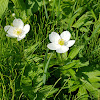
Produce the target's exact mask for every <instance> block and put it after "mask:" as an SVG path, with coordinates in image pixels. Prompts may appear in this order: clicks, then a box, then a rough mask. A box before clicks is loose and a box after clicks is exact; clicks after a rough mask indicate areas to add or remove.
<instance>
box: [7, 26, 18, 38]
mask: <svg viewBox="0 0 100 100" xmlns="http://www.w3.org/2000/svg"><path fill="white" fill-rule="evenodd" d="M14 29H15V27H12V26H11V27H10V28H9V30H8V31H7V33H8V34H9V37H13V38H15V37H18V36H17V35H16V34H13V31H14Z"/></svg>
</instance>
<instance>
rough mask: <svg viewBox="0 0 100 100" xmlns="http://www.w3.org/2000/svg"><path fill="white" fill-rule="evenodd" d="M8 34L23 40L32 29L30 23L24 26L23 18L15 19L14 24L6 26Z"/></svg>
mask: <svg viewBox="0 0 100 100" xmlns="http://www.w3.org/2000/svg"><path fill="white" fill-rule="evenodd" d="M4 30H5V32H7V33H8V34H6V36H8V37H12V38H17V40H18V41H20V40H22V39H23V38H25V36H26V34H27V33H28V32H29V30H30V25H29V24H26V25H25V26H24V23H23V21H22V20H21V19H14V21H13V26H10V25H7V26H5V27H4Z"/></svg>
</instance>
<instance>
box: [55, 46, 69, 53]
mask: <svg viewBox="0 0 100 100" xmlns="http://www.w3.org/2000/svg"><path fill="white" fill-rule="evenodd" d="M68 50H69V48H68V47H67V46H61V47H60V48H59V49H57V50H56V52H57V53H65V52H67V51H68Z"/></svg>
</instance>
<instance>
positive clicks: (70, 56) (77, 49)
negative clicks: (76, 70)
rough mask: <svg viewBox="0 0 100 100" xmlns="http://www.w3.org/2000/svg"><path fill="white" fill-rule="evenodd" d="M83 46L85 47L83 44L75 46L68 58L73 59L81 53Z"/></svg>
mask: <svg viewBox="0 0 100 100" xmlns="http://www.w3.org/2000/svg"><path fill="white" fill-rule="evenodd" d="M83 48H84V46H83V45H82V46H77V47H74V48H73V49H72V50H71V52H70V53H69V55H68V58H70V59H73V58H74V57H75V56H76V55H77V54H78V53H79V51H80V50H81V49H83Z"/></svg>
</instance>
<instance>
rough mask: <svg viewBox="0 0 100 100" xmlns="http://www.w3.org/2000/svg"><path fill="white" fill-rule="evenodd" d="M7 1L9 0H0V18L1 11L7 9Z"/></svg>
mask: <svg viewBox="0 0 100 100" xmlns="http://www.w3.org/2000/svg"><path fill="white" fill-rule="evenodd" d="M8 2H9V0H5V1H4V0H0V4H1V6H0V18H1V17H2V15H3V13H4V12H5V10H6V9H7V7H8Z"/></svg>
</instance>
